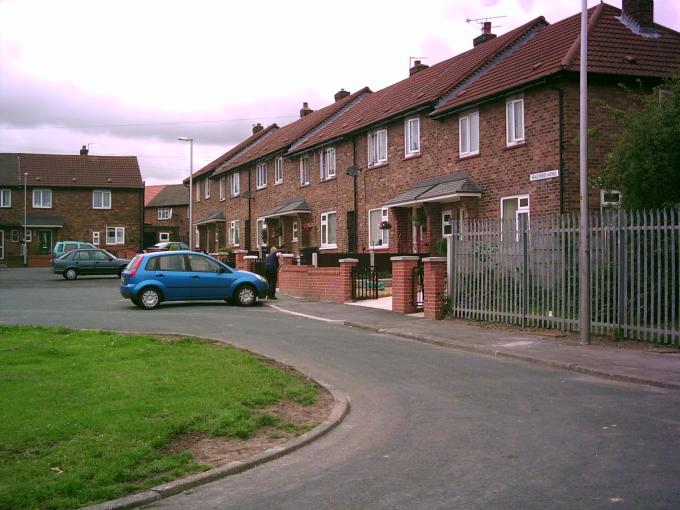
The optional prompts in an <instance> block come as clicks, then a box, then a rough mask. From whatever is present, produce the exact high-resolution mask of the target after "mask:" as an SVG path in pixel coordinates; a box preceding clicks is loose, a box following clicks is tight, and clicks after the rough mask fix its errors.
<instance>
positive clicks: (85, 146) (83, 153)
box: [80, 145, 90, 156]
mask: <svg viewBox="0 0 680 510" xmlns="http://www.w3.org/2000/svg"><path fill="white" fill-rule="evenodd" d="M88 152H90V151H88V150H87V145H83V146H82V147H81V149H80V155H81V156H87V154H88Z"/></svg>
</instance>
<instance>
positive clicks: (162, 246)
mask: <svg viewBox="0 0 680 510" xmlns="http://www.w3.org/2000/svg"><path fill="white" fill-rule="evenodd" d="M188 249H189V245H188V244H187V243H182V242H180V241H166V242H162V243H156V244H154V245H153V246H149V247H148V248H147V249H146V250H144V252H146V253H153V252H156V251H170V250H173V251H174V250H188Z"/></svg>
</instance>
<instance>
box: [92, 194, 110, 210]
mask: <svg viewBox="0 0 680 510" xmlns="http://www.w3.org/2000/svg"><path fill="white" fill-rule="evenodd" d="M92 208H93V209H111V191H109V190H94V191H93V192H92Z"/></svg>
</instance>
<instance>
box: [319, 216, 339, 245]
mask: <svg viewBox="0 0 680 510" xmlns="http://www.w3.org/2000/svg"><path fill="white" fill-rule="evenodd" d="M321 247H322V248H337V247H338V244H337V221H336V214H335V211H331V212H327V213H323V214H322V215H321Z"/></svg>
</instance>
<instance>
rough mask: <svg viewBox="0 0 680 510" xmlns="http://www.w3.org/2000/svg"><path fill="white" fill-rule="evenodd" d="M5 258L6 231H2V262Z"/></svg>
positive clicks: (0, 231)
mask: <svg viewBox="0 0 680 510" xmlns="http://www.w3.org/2000/svg"><path fill="white" fill-rule="evenodd" d="M4 258H5V231H4V230H0V260H4Z"/></svg>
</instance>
